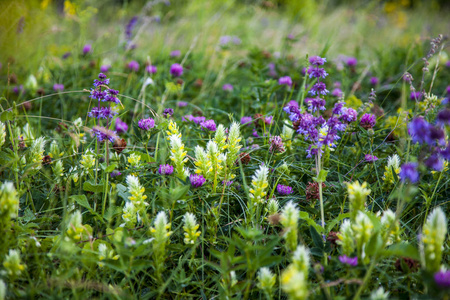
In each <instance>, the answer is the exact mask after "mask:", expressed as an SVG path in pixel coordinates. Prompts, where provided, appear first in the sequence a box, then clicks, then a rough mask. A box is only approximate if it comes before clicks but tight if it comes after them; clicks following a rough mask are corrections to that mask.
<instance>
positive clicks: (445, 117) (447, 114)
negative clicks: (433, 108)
mask: <svg viewBox="0 0 450 300" xmlns="http://www.w3.org/2000/svg"><path fill="white" fill-rule="evenodd" d="M437 122H438V124H442V125H447V124H450V109H444V110H441V111H440V112H439V113H438V115H437Z"/></svg>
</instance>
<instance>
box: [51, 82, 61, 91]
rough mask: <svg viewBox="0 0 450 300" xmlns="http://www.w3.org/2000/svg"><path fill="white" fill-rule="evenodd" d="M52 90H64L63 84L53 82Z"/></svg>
mask: <svg viewBox="0 0 450 300" xmlns="http://www.w3.org/2000/svg"><path fill="white" fill-rule="evenodd" d="M53 90H54V91H55V92H62V91H64V84H62V83H55V84H54V85H53Z"/></svg>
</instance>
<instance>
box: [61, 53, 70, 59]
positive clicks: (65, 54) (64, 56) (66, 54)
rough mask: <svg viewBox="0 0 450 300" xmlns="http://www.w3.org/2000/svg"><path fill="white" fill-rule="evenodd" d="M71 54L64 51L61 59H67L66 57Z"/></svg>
mask: <svg viewBox="0 0 450 300" xmlns="http://www.w3.org/2000/svg"><path fill="white" fill-rule="evenodd" d="M71 55H72V53H70V52H66V53H64V54H63V56H62V58H63V59H67V58H68V57H69V56H71Z"/></svg>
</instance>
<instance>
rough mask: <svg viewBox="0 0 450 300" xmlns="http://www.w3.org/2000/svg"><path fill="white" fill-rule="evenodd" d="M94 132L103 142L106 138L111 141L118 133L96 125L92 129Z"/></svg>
mask: <svg viewBox="0 0 450 300" xmlns="http://www.w3.org/2000/svg"><path fill="white" fill-rule="evenodd" d="M92 133H93V134H94V136H95V137H96V138H97V140H98V141H99V142H103V141H104V140H109V141H110V142H111V143H113V142H114V140H115V139H117V135H116V132H115V131H111V130H109V129H106V128H105V127H101V126H94V128H93V129H92Z"/></svg>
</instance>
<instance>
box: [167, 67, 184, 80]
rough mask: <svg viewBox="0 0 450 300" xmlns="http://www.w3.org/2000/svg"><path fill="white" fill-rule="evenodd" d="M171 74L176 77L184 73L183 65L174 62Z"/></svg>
mask: <svg viewBox="0 0 450 300" xmlns="http://www.w3.org/2000/svg"><path fill="white" fill-rule="evenodd" d="M170 74H172V76H174V77H179V76H181V75H183V66H182V65H180V64H173V65H171V66H170Z"/></svg>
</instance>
